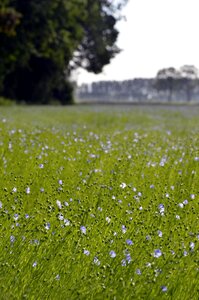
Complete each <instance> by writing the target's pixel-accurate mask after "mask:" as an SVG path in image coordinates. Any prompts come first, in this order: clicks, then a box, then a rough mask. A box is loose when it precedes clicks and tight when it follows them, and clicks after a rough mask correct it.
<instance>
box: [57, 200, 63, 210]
mask: <svg viewBox="0 0 199 300" xmlns="http://www.w3.org/2000/svg"><path fill="white" fill-rule="evenodd" d="M56 204H57V206H58V208H59V209H62V204H61V201H59V200H57V201H56Z"/></svg>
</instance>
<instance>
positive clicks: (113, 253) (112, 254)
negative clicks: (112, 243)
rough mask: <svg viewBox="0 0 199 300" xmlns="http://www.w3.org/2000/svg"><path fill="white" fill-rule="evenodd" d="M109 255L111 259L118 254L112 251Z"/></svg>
mask: <svg viewBox="0 0 199 300" xmlns="http://www.w3.org/2000/svg"><path fill="white" fill-rule="evenodd" d="M109 255H110V257H112V258H114V257H116V253H115V251H113V250H111V251H110V252H109Z"/></svg>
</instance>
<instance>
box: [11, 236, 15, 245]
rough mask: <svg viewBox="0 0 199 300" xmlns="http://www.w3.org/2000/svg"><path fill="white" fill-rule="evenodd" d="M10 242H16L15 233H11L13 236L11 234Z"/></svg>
mask: <svg viewBox="0 0 199 300" xmlns="http://www.w3.org/2000/svg"><path fill="white" fill-rule="evenodd" d="M10 242H11V243H14V242H15V236H14V235H11V236H10Z"/></svg>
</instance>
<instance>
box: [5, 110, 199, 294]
mask: <svg viewBox="0 0 199 300" xmlns="http://www.w3.org/2000/svg"><path fill="white" fill-rule="evenodd" d="M198 116H199V107H180V106H179V107H166V108H161V107H156V106H151V107H139V106H138V107H136V106H128V105H126V106H122V105H121V106H97V105H96V106H74V107H64V108H63V107H61V108H60V107H34V106H33V107H3V108H1V109H0V154H1V160H0V165H1V180H0V299H2V300H7V299H8V300H12V299H28V300H31V299H42V300H43V299H52V300H54V299H56V300H57V299H58V300H59V299H61V300H62V299H63V300H73V299H80V300H84V299H85V300H91V299H92V300H98V299H99V300H101V299H111V300H120V299H122V300H123V299H124V300H131V299H135V300H139V299H175V300H186V299H187V300H188V299H189V300H197V299H198V298H199V217H198V216H199V117H198Z"/></svg>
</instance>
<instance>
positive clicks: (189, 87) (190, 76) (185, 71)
mask: <svg viewBox="0 0 199 300" xmlns="http://www.w3.org/2000/svg"><path fill="white" fill-rule="evenodd" d="M180 75H181V77H180V83H181V88H182V89H183V90H184V91H185V93H186V98H187V101H191V99H192V94H193V90H194V88H195V87H196V86H198V83H199V81H198V69H197V68H196V67H195V66H193V65H184V66H182V67H181V68H180Z"/></svg>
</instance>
